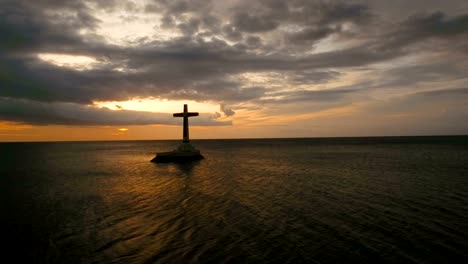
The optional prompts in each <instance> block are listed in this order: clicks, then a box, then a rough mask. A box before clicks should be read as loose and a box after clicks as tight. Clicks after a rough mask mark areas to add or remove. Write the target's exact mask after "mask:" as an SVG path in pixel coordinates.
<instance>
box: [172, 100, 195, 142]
mask: <svg viewBox="0 0 468 264" xmlns="http://www.w3.org/2000/svg"><path fill="white" fill-rule="evenodd" d="M173 116H174V117H183V118H184V138H183V140H182V141H183V142H190V140H189V129H188V118H189V117H191V116H198V113H196V112H188V111H187V105H186V104H184V112H183V113H175V114H174V115H173Z"/></svg>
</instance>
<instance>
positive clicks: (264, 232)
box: [0, 136, 468, 263]
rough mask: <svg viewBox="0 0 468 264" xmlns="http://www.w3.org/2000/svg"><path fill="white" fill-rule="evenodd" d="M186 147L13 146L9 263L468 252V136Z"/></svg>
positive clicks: (367, 259) (8, 166) (4, 224)
mask: <svg viewBox="0 0 468 264" xmlns="http://www.w3.org/2000/svg"><path fill="white" fill-rule="evenodd" d="M178 143H179V142H178V141H121V142H63V143H1V144H0V165H1V167H0V179H1V185H0V186H1V187H0V188H1V190H0V191H1V192H0V197H1V200H2V207H3V208H1V212H2V220H1V228H2V230H3V231H2V241H3V246H2V250H4V251H5V252H6V255H5V254H2V259H3V260H5V259H7V256H9V255H10V256H11V257H13V258H14V259H13V260H14V261H12V262H8V263H20V261H26V262H25V263H351V262H353V263H467V262H468V137H467V136H452V137H381V138H317V139H251V140H194V141H192V143H193V144H194V145H195V146H196V147H197V148H198V149H200V150H201V151H202V154H203V155H204V156H205V159H204V160H202V161H199V162H196V163H192V164H185V165H176V164H154V163H151V162H149V161H150V160H151V159H152V158H153V157H154V155H155V153H156V152H161V151H168V150H172V149H174V148H175V147H176V146H177V144H178ZM4 263H7V262H4Z"/></svg>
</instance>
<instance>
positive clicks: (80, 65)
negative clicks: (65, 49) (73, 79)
mask: <svg viewBox="0 0 468 264" xmlns="http://www.w3.org/2000/svg"><path fill="white" fill-rule="evenodd" d="M37 57H38V58H39V59H41V60H43V61H45V62H48V63H51V64H54V65H56V66H60V67H67V68H73V69H76V70H89V69H92V68H94V66H95V65H96V64H97V63H98V61H97V60H96V59H94V58H91V57H88V56H75V55H68V54H55V53H39V54H38V55H37Z"/></svg>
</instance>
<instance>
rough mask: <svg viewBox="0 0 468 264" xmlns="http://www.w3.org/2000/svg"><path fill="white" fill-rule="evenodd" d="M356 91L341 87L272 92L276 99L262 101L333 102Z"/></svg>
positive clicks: (263, 101)
mask: <svg viewBox="0 0 468 264" xmlns="http://www.w3.org/2000/svg"><path fill="white" fill-rule="evenodd" d="M353 92H355V89H349V88H344V89H343V88H340V89H329V90H318V91H310V90H297V91H290V92H278V93H271V94H269V95H270V96H273V97H276V99H262V100H261V102H262V103H275V102H277V103H279V102H282V103H297V102H312V103H317V102H319V103H320V102H332V101H337V100H341V99H343V98H345V97H346V96H347V95H348V94H352V93H353Z"/></svg>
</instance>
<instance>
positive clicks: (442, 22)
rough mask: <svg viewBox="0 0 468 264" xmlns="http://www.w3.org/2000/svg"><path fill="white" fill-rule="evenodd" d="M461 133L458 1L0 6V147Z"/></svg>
mask: <svg viewBox="0 0 468 264" xmlns="http://www.w3.org/2000/svg"><path fill="white" fill-rule="evenodd" d="M184 103H188V104H189V110H191V111H198V112H200V116H199V117H195V118H191V119H190V123H191V125H193V126H192V127H191V135H192V137H193V138H254V137H326V136H330V137H335V136H379V135H440V134H468V2H467V1H466V0H460V1H458V0H446V1H441V0H439V1H436V0H412V1H406V0H394V1H388V0H374V1H371V0H367V1H365V0H362V1H315V0H291V1H286V0H259V1H252V0H223V1H214V0H213V1H209V0H193V1H188V0H181V1H179V0H95V1H87V0H70V1H66V0H35V1H29V0H11V1H10V0H0V141H23V140H26V141H35V140H103V139H105V140H113V139H115V140H119V139H167V138H179V137H180V136H181V133H182V131H181V127H180V124H181V121H182V120H180V119H179V118H173V117H172V113H173V112H175V111H181V110H182V105H183V104H184Z"/></svg>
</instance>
